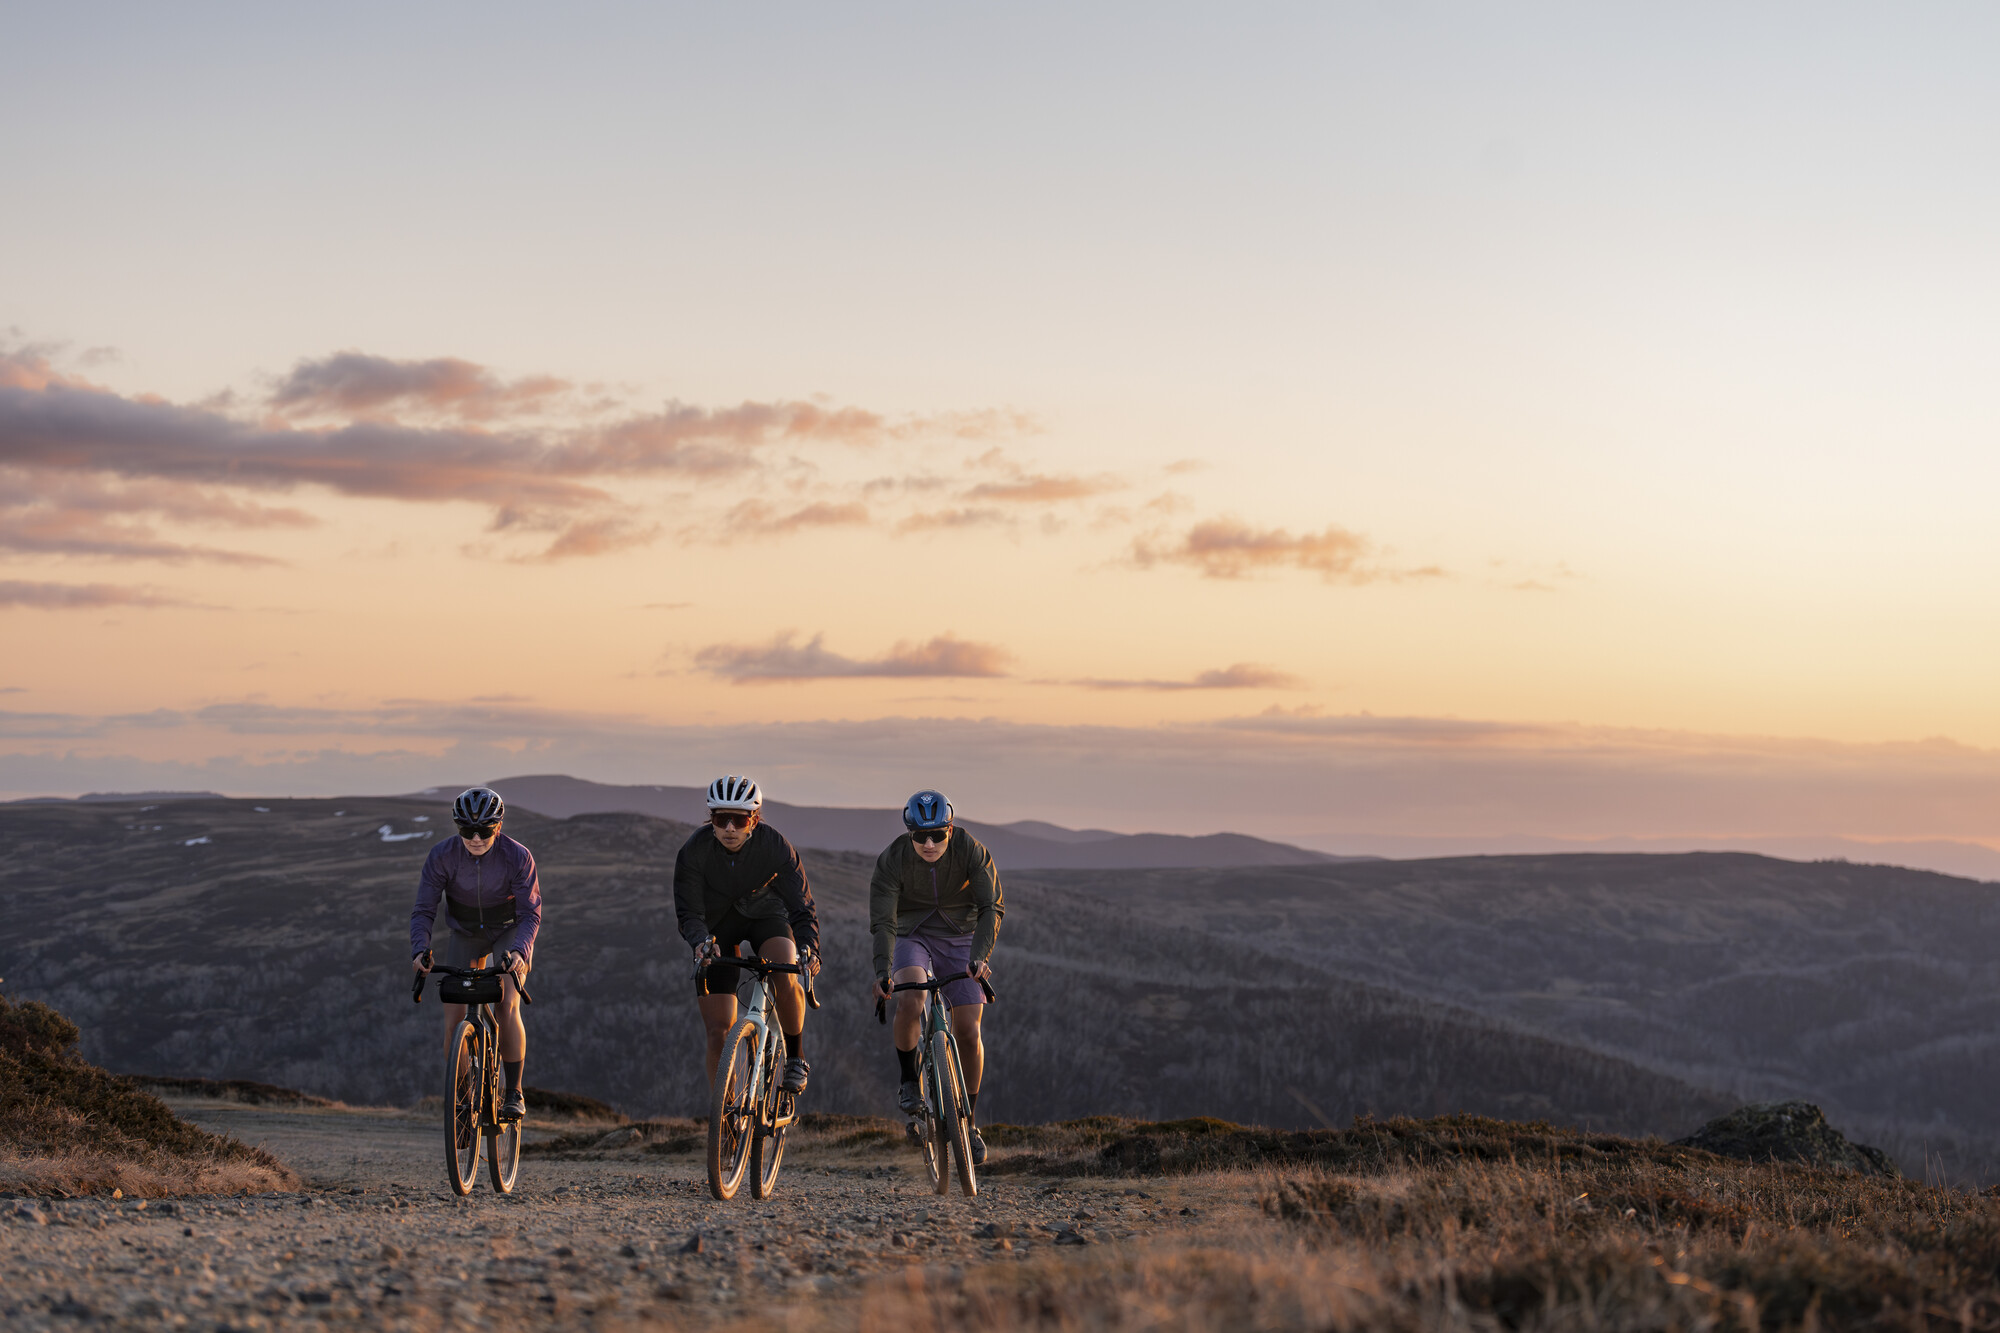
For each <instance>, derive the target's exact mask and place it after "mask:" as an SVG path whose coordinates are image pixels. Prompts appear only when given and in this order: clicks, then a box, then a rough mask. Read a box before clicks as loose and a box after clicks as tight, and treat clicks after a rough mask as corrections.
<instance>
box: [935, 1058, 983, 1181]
mask: <svg viewBox="0 0 2000 1333" xmlns="http://www.w3.org/2000/svg"><path fill="white" fill-rule="evenodd" d="M938 1035H939V1036H942V1037H944V1038H945V1043H944V1048H945V1053H946V1055H947V1056H949V1057H950V1058H949V1059H948V1060H947V1061H946V1063H945V1074H946V1077H945V1078H944V1079H943V1080H942V1082H943V1083H944V1085H945V1097H944V1104H945V1106H946V1107H947V1108H949V1109H948V1110H947V1111H946V1113H945V1115H946V1120H945V1140H946V1142H948V1143H950V1144H951V1158H952V1161H953V1162H955V1163H957V1165H958V1188H959V1190H960V1191H961V1192H962V1193H963V1194H964V1195H965V1196H966V1197H967V1198H971V1197H972V1196H974V1195H976V1194H978V1193H979V1181H978V1179H977V1177H975V1176H974V1175H973V1171H972V1098H971V1097H970V1096H969V1095H968V1094H967V1093H966V1091H965V1066H964V1065H961V1064H960V1063H959V1062H958V1039H957V1038H956V1037H953V1036H950V1035H949V1034H946V1033H939V1034H938Z"/></svg>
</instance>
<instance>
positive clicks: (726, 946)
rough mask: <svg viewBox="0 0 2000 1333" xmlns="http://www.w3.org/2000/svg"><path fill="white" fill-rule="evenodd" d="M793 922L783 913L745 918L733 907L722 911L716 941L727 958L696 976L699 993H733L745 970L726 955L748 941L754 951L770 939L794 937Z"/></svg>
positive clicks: (697, 992) (790, 938) (696, 987)
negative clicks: (780, 914) (730, 960)
mask: <svg viewBox="0 0 2000 1333" xmlns="http://www.w3.org/2000/svg"><path fill="white" fill-rule="evenodd" d="M796 938H797V937H796V936H794V935H793V934H792V924H791V922H789V921H787V920H785V919H784V918H783V917H781V916H770V917H754V918H753V917H746V916H742V915H740V914H738V913H737V911H736V910H735V909H734V908H731V909H730V910H729V911H727V912H725V913H723V916H722V921H721V923H720V924H718V925H717V926H716V927H715V942H716V944H717V945H718V946H720V947H721V949H722V952H723V954H724V955H725V958H724V959H720V960H717V961H716V962H713V963H710V964H709V965H708V971H706V972H704V973H702V974H701V975H700V976H698V977H696V978H695V979H694V993H695V994H696V995H734V994H735V993H736V987H737V985H738V984H739V983H740V982H741V981H742V980H743V969H742V968H740V967H738V966H736V964H734V963H732V962H728V961H727V959H726V955H729V954H733V953H735V952H736V946H737V945H739V944H748V945H749V946H750V948H751V949H752V950H753V951H757V950H761V949H763V947H764V944H765V942H766V941H767V940H779V939H784V940H794V941H796Z"/></svg>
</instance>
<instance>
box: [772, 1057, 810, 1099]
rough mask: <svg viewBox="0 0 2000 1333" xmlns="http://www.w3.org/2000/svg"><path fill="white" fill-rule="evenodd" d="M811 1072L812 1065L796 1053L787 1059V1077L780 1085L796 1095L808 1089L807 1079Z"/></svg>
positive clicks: (784, 1089)
mask: <svg viewBox="0 0 2000 1333" xmlns="http://www.w3.org/2000/svg"><path fill="white" fill-rule="evenodd" d="M811 1074H812V1066H811V1065H809V1064H807V1063H806V1062H805V1061H804V1060H801V1059H800V1058H799V1057H798V1056H796V1055H795V1056H793V1057H792V1058H791V1059H789V1060H787V1061H785V1079H784V1082H782V1083H780V1084H778V1087H779V1088H780V1089H782V1090H783V1091H785V1092H789V1093H791V1094H792V1095H793V1096H795V1097H796V1096H797V1095H798V1094H799V1093H802V1092H804V1091H805V1090H806V1079H807V1078H808V1077H809V1076H810V1075H811Z"/></svg>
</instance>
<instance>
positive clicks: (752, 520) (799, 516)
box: [703, 499, 868, 540]
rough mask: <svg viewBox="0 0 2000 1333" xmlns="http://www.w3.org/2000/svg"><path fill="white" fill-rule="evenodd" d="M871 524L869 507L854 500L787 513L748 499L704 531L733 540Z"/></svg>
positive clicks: (827, 502) (811, 505) (810, 505)
mask: <svg viewBox="0 0 2000 1333" xmlns="http://www.w3.org/2000/svg"><path fill="white" fill-rule="evenodd" d="M867 522H868V506H867V505H864V504H862V503H860V502H859V501H853V502H850V503H847V504H837V503H834V502H833V501H829V500H821V501H817V502H815V503H813V504H809V505H803V506H801V507H799V508H797V509H791V510H783V509H781V508H780V507H779V506H776V505H773V504H771V503H770V502H769V501H768V500H761V499H758V500H745V501H743V502H742V503H741V504H739V505H736V506H735V507H734V508H732V509H730V510H729V511H728V512H727V513H725V514H724V515H723V516H722V518H721V519H720V521H719V522H717V523H716V524H715V525H714V526H713V527H712V528H710V529H703V531H704V532H711V533H712V534H713V535H716V536H720V537H722V538H724V539H725V540H726V539H729V538H733V537H737V536H768V537H777V536H784V535H786V534H788V533H793V532H799V531H801V530H803V529H806V528H841V527H860V526H863V525H865V524H866V523H867Z"/></svg>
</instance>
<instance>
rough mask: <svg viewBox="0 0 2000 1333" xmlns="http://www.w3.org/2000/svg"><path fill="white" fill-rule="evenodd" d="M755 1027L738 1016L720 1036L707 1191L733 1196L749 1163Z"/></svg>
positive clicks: (754, 1113)
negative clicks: (719, 1057) (733, 1023)
mask: <svg viewBox="0 0 2000 1333" xmlns="http://www.w3.org/2000/svg"><path fill="white" fill-rule="evenodd" d="M756 1037H757V1029H756V1027H755V1026H754V1025H753V1024H752V1023H751V1022H750V1020H749V1019H747V1018H745V1019H741V1020H739V1021H738V1022H737V1024H736V1026H734V1027H732V1028H730V1029H729V1035H728V1036H726V1037H724V1038H723V1039H722V1058H721V1059H720V1060H717V1061H716V1062H715V1087H714V1090H713V1093H712V1095H711V1097H710V1105H709V1113H708V1192H709V1193H710V1194H713V1195H714V1196H715V1197H716V1198H718V1199H724V1200H727V1199H733V1198H735V1197H736V1191H737V1190H738V1189H739V1188H740V1187H741V1186H742V1184H743V1173H744V1172H745V1171H746V1170H747V1169H748V1168H749V1166H750V1143H751V1140H752V1139H753V1138H754V1137H755V1134H756V1123H755V1122H756V1118H757V1102H756V1094H757V1089H755V1088H753V1087H751V1086H750V1084H751V1082H752V1080H753V1078H754V1076H755V1072H756V1064H757V1044H756Z"/></svg>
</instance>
